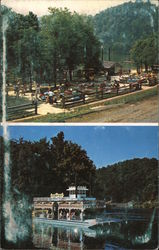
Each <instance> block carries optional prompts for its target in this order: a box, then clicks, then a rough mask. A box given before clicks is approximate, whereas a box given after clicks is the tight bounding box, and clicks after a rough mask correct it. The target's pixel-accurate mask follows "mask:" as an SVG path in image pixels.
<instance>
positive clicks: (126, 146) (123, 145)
mask: <svg viewBox="0 0 159 250" xmlns="http://www.w3.org/2000/svg"><path fill="white" fill-rule="evenodd" d="M60 131H63V132H64V135H65V139H66V140H71V141H72V142H74V143H77V144H79V145H80V146H81V147H82V148H83V149H85V150H86V151H87V154H88V156H89V157H90V159H91V160H93V162H94V164H95V165H96V167H97V168H98V167H102V166H107V165H110V164H113V163H117V162H119V161H124V160H127V159H133V158H143V157H148V158H152V157H155V158H158V127H157V126H110V125H109V126H68V125H67V126H31V125H29V126H10V127H9V133H10V138H12V139H19V138H24V139H25V140H30V141H38V140H39V139H41V138H44V137H46V138H47V139H48V140H49V139H50V138H51V137H53V136H56V135H57V133H59V132H60ZM0 133H2V128H1V132H0Z"/></svg>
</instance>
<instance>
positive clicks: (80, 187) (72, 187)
mask: <svg viewBox="0 0 159 250" xmlns="http://www.w3.org/2000/svg"><path fill="white" fill-rule="evenodd" d="M73 190H76V187H75V186H71V187H69V188H68V189H67V191H73ZM77 190H86V191H87V190H88V189H87V188H86V187H85V186H78V187H77Z"/></svg>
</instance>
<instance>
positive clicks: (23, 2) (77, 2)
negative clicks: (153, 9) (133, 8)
mask: <svg viewBox="0 0 159 250" xmlns="http://www.w3.org/2000/svg"><path fill="white" fill-rule="evenodd" d="M129 1H130V0H1V2H2V4H4V5H6V6H8V7H10V8H12V9H13V10H14V11H16V12H18V13H21V14H28V12H29V11H32V12H34V13H35V14H37V15H38V16H42V15H45V14H47V13H48V7H50V6H51V7H58V8H59V7H62V8H63V7H67V8H68V9H70V11H76V12H78V13H80V14H91V15H95V14H97V13H98V12H100V11H102V10H104V9H107V8H109V7H113V6H116V5H119V4H122V3H124V2H129ZM131 1H135V0H131ZM151 2H152V3H156V4H157V0H151Z"/></svg>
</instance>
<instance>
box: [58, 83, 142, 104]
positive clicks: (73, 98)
mask: <svg viewBox="0 0 159 250" xmlns="http://www.w3.org/2000/svg"><path fill="white" fill-rule="evenodd" d="M140 89H141V84H139V83H131V84H129V85H127V86H123V87H115V88H110V89H107V88H101V90H99V91H89V90H87V91H80V90H78V92H79V94H76V95H67V96H63V97H62V101H61V103H59V104H57V106H60V107H62V108H69V107H73V106H77V105H81V104H87V103H91V102H94V101H97V100H102V99H108V98H111V97H114V96H117V95H123V94H127V93H130V92H133V91H136V90H140Z"/></svg>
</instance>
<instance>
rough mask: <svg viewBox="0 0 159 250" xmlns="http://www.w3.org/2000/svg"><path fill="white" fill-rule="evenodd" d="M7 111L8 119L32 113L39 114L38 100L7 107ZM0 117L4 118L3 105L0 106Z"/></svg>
mask: <svg viewBox="0 0 159 250" xmlns="http://www.w3.org/2000/svg"><path fill="white" fill-rule="evenodd" d="M6 112H7V120H14V119H18V118H24V117H28V116H30V115H37V112H38V108H37V102H35V103H28V104H22V105H17V106H12V107H7V109H6ZM0 117H1V118H2V107H1V108H0Z"/></svg>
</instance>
